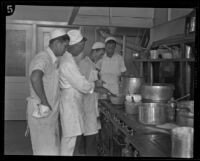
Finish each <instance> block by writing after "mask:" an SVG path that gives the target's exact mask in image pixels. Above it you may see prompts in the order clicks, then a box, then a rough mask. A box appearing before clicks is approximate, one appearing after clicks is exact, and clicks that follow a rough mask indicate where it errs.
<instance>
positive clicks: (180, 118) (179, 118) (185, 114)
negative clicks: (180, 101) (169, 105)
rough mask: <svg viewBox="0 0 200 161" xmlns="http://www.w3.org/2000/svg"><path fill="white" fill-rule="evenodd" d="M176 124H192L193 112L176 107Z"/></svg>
mask: <svg viewBox="0 0 200 161" xmlns="http://www.w3.org/2000/svg"><path fill="white" fill-rule="evenodd" d="M176 124H177V125H179V126H188V127H193V126H194V114H192V113H190V112H189V111H188V110H187V109H177V112H176Z"/></svg>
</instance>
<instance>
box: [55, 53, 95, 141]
mask: <svg viewBox="0 0 200 161" xmlns="http://www.w3.org/2000/svg"><path fill="white" fill-rule="evenodd" d="M59 76H60V82H59V83H60V88H61V100H60V105H59V107H60V118H61V125H62V132H63V136H62V137H73V136H78V135H81V134H82V133H84V123H83V117H84V110H83V93H90V92H92V91H93V89H94V83H90V82H88V81H87V80H86V79H85V77H84V76H83V75H81V73H80V71H79V68H78V66H77V65H76V62H75V61H74V58H73V57H72V55H71V54H70V53H68V52H66V53H65V54H64V55H63V57H62V59H61V63H60V75H59Z"/></svg>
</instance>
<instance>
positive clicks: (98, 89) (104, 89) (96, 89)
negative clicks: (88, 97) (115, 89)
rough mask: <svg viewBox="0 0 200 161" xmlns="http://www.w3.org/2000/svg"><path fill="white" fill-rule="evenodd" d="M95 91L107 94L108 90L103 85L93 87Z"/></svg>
mask: <svg viewBox="0 0 200 161" xmlns="http://www.w3.org/2000/svg"><path fill="white" fill-rule="evenodd" d="M95 92H97V93H100V94H108V93H109V91H108V90H107V89H106V88H104V87H95Z"/></svg>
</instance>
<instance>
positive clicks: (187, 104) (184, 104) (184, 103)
mask: <svg viewBox="0 0 200 161" xmlns="http://www.w3.org/2000/svg"><path fill="white" fill-rule="evenodd" d="M177 108H178V109H181V108H187V109H188V110H189V111H190V112H191V113H194V100H190V101H180V102H177Z"/></svg>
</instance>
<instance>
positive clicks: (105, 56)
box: [103, 53, 116, 59]
mask: <svg viewBox="0 0 200 161" xmlns="http://www.w3.org/2000/svg"><path fill="white" fill-rule="evenodd" d="M115 55H116V53H114V54H113V56H112V57H108V56H107V54H106V53H105V54H104V56H103V57H104V58H106V59H112V58H114V57H115Z"/></svg>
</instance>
